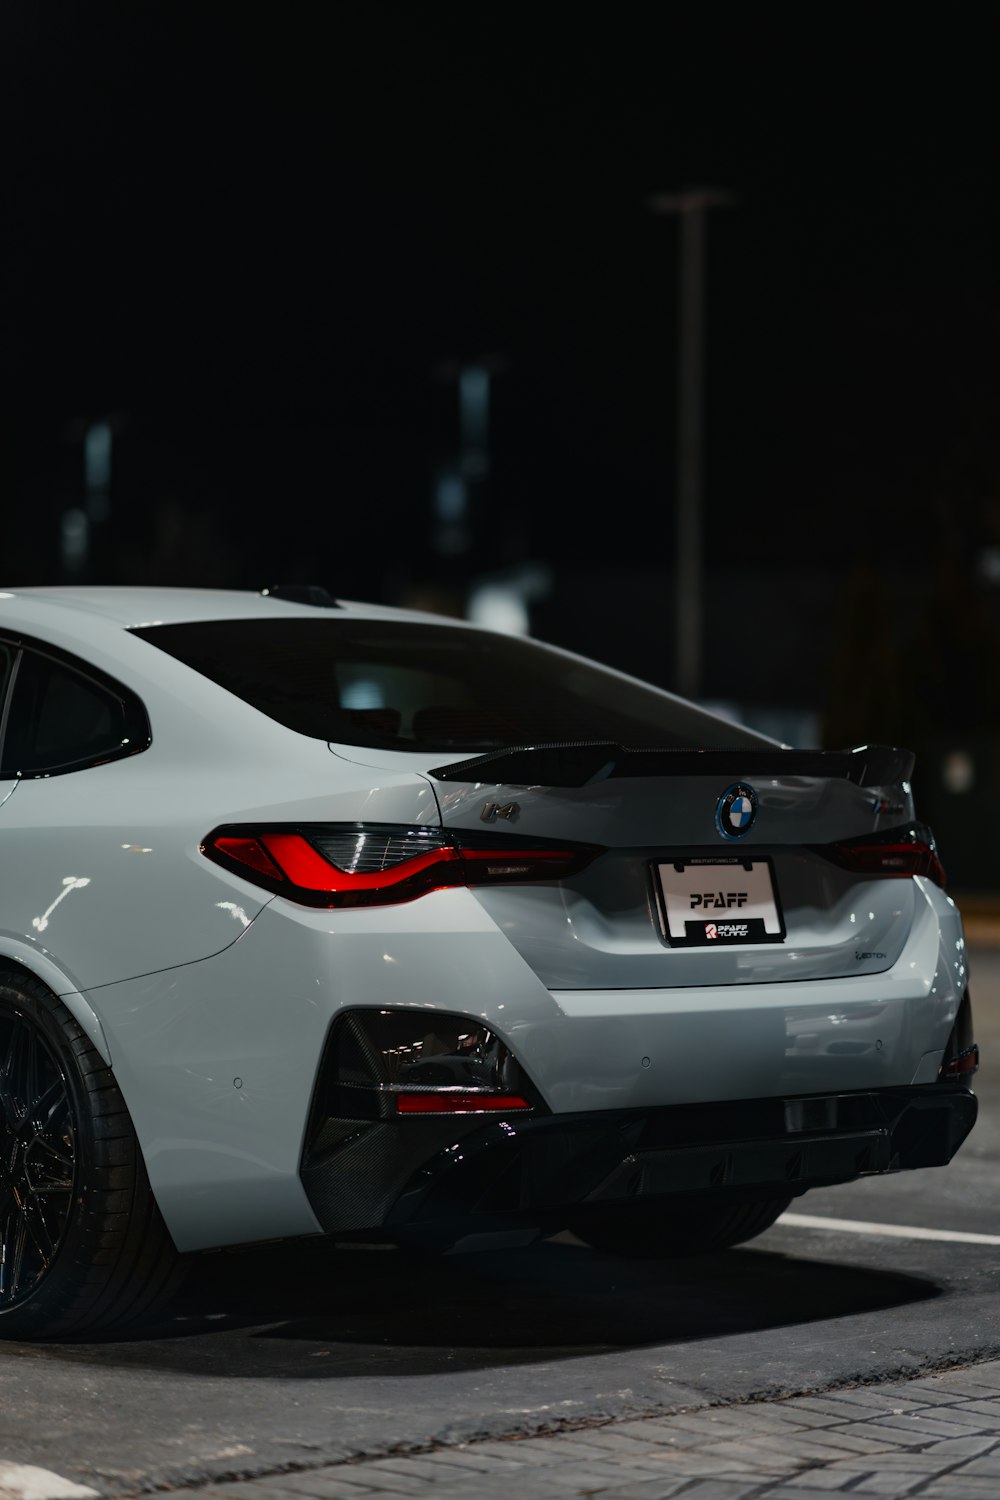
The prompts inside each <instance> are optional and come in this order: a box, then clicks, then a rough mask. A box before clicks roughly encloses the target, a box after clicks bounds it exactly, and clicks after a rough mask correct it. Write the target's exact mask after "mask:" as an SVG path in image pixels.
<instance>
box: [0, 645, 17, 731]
mask: <svg viewBox="0 0 1000 1500" xmlns="http://www.w3.org/2000/svg"><path fill="white" fill-rule="evenodd" d="M13 660H14V658H13V656H12V655H11V649H10V647H9V646H5V645H4V643H3V641H0V724H2V723H3V706H4V704H5V703H6V702H7V683H8V682H9V680H10V668H11V663H12V662H13Z"/></svg>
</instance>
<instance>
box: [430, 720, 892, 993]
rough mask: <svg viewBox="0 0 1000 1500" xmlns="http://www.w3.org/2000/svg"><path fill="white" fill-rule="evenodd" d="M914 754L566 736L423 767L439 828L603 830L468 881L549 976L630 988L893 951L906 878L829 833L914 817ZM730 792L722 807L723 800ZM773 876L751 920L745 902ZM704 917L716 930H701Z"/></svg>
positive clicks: (766, 973) (797, 976)
mask: <svg viewBox="0 0 1000 1500" xmlns="http://www.w3.org/2000/svg"><path fill="white" fill-rule="evenodd" d="M911 768H912V757H911V756H910V755H909V754H908V752H904V751H892V750H881V749H874V748H869V747H865V748H863V749H861V750H857V751H853V752H844V753H835V754H823V753H820V752H801V751H793V750H784V749H780V748H775V749H773V750H761V749H749V750H746V751H742V752H741V751H738V750H735V751H730V750H727V751H649V750H645V751H643V750H638V751H629V750H623V749H622V748H621V747H619V746H611V745H599V746H595V745H585V746H581V745H573V746H544V747H534V748H526V749H521V750H513V751H504V752H499V753H497V754H493V755H489V756H481V757H476V758H474V759H472V760H465V761H459V762H454V763H451V764H448V765H444V766H438V767H436V768H435V769H433V770H431V771H430V776H431V779H432V782H433V784H434V786H435V790H436V793H437V797H438V802H439V805H440V808H441V817H442V822H443V824H444V826H445V827H446V828H448V829H451V830H454V831H461V830H466V831H469V832H475V834H476V835H477V836H478V837H480V838H481V837H482V835H483V834H484V833H486V832H487V831H489V836H490V837H491V838H495V840H496V844H497V847H498V848H514V847H516V845H517V841H518V838H519V836H520V837H524V838H526V839H527V840H529V841H530V840H531V839H533V838H546V839H555V840H566V841H569V842H573V843H589V844H596V845H599V846H601V847H602V848H603V850H604V852H603V853H602V854H601V855H600V856H599V857H598V858H597V859H595V860H594V861H593V862H592V863H591V864H590V865H588V867H587V868H586V869H584V870H583V871H581V872H580V873H579V874H577V875H576V876H573V877H571V878H569V879H566V880H563V881H561V882H542V883H532V884H524V885H508V886H497V887H492V888H477V889H476V891H475V894H476V897H477V899H478V900H479V901H480V902H481V903H482V905H483V906H484V908H485V909H486V910H487V911H488V912H489V914H490V916H491V917H492V918H493V920H494V921H496V923H497V925H498V926H499V927H500V928H501V930H502V931H503V932H504V933H505V934H506V936H507V937H508V938H509V940H510V941H511V942H512V943H513V944H514V946H515V947H516V948H517V949H518V951H519V952H520V954H521V955H522V957H523V958H524V959H525V960H526V962H527V963H529V964H530V966H531V967H532V969H533V970H534V971H535V972H536V973H537V974H538V976H539V978H540V979H541V980H542V981H543V983H545V984H546V985H547V986H548V987H549V988H551V989H615V988H628V989H633V988H645V987H648V988H663V987H673V986H680V985H719V984H746V983H763V982H774V981H777V980H788V981H796V980H810V979H820V978H834V977H837V978H840V977H844V976H849V975H855V974H866V973H877V972H879V971H881V970H884V969H887V968H889V967H890V966H891V965H892V964H893V963H895V961H896V960H897V959H898V957H899V955H900V953H901V951H902V948H903V945H904V943H905V941H906V937H907V934H908V933H909V930H910V926H911V923H912V920H913V913H914V895H915V890H914V885H913V881H912V880H906V879H885V878H883V877H871V876H865V875H860V874H858V873H856V872H853V871H851V870H848V869H845V868H843V867H842V865H840V864H838V863H837V862H835V860H834V858H832V857H830V851H831V846H836V845H837V844H839V843H842V842H844V841H851V840H858V839H862V840H864V839H867V838H870V837H871V836H872V835H878V834H880V833H884V832H885V831H886V830H891V829H895V828H899V827H901V826H902V825H904V824H905V823H906V822H907V821H908V820H912V818H913V801H912V796H911V792H910V786H909V775H910V771H911ZM727 793H733V796H732V797H731V798H730V804H731V805H732V806H734V807H735V811H731V809H730V808H729V807H727V809H726V812H725V813H724V814H723V813H722V812H720V809H721V808H722V806H723V804H724V801H725V798H726V794H727ZM723 817H728V819H729V821H728V823H720V819H721V818H723ZM741 819H742V820H743V821H744V823H745V828H737V826H736V825H737V824H738V823H739V822H740V821H741ZM727 827H728V828H729V829H730V830H731V833H729V834H727V832H726V828H727ZM824 850H826V851H827V852H826V853H824V852H823V851H824ZM661 867H663V868H662V870H661ZM664 878H665V879H666V881H667V886H668V887H669V890H670V893H671V895H670V902H669V906H668V897H667V893H666V891H665V887H664ZM772 893H773V900H774V906H773V909H771V910H769V911H767V920H766V923H765V920H764V918H763V917H759V915H758V914H759V912H760V911H761V910H767V901H768V897H769V895H770V894H772ZM758 897H763V902H764V906H763V907H760V906H758V905H755V901H756V899H757V898H758ZM751 914H754V916H753V919H752V924H751V925H749V927H748V926H747V924H746V923H745V919H746V918H747V917H748V916H750V915H751ZM671 918H672V919H673V920H671ZM775 918H776V919H777V925H776V923H775V920H774V919H775ZM685 919H686V920H685ZM758 920H759V921H760V923H761V925H760V926H756V925H753V923H756V922H757V921H758ZM709 921H711V922H713V923H714V924H715V925H716V926H717V927H718V928H720V929H721V931H720V933H719V936H718V937H713V938H711V939H708V938H706V936H705V924H706V922H709ZM688 922H690V923H691V924H692V925H690V926H688V925H687V923H688ZM733 924H737V925H736V926H735V927H734V925H733ZM782 927H783V929H784V931H783V933H782V931H781V928H782ZM768 928H769V929H770V930H767V929H768ZM734 932H735V937H734V936H733V935H732V934H733V933H734ZM692 934H693V938H691V937H690V935H692ZM751 934H752V937H751ZM753 938H758V939H760V940H753ZM689 940H690V941H692V945H691V946H686V945H685V944H686V943H687V942H688V941H689Z"/></svg>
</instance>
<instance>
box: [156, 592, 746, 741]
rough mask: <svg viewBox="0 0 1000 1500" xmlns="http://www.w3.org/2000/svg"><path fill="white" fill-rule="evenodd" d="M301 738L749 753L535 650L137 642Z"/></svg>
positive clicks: (685, 714)
mask: <svg viewBox="0 0 1000 1500" xmlns="http://www.w3.org/2000/svg"><path fill="white" fill-rule="evenodd" d="M135 634H136V635H139V636H141V637H142V638H143V639H144V640H147V641H149V642H151V643H152V644H153V645H154V646H158V647H159V648H160V649H161V650H163V651H167V652H169V653H170V655H171V656H175V657H177V658H178V659H179V660H180V661H182V662H185V663H186V664H187V665H188V666H190V667H193V668H194V669H195V670H196V671H198V672H201V673H202V674H203V675H204V676H205V677H209V678H211V679H212V681H213V682H217V683H218V684H219V685H220V687H223V688H225V689H226V690H227V691H228V692H230V693H235V694H236V696H237V697H239V698H242V699H243V700H244V701H245V702H247V703H250V704H252V705H253V706H254V708H257V709H260V711H261V712H262V713H265V714H268V715H269V716H270V717H271V718H272V719H277V720H278V721H279V723H281V724H284V725H286V726H287V727H288V728H289V729H294V730H297V731H298V732H299V733H300V734H308V735H313V736H314V737H315V738H317V739H322V740H331V741H333V742H334V743H335V744H348V745H367V746H371V747H376V748H383V749H385V748H394V749H397V750H445V749H454V750H462V751H465V750H467V751H476V750H483V751H485V750H492V749H495V748H498V747H501V746H505V745H524V744H532V743H539V742H542V741H549V742H551V741H563V740H595V739H599V740H608V741H614V742H616V743H619V744H623V745H656V746H661V747H663V748H672V747H677V748H684V749H692V748H699V747H702V746H704V747H709V746H715V747H719V748H721V747H722V746H723V745H728V744H735V743H740V742H742V743H743V744H747V743H755V742H757V737H756V736H755V735H753V734H751V733H749V732H747V731H746V730H740V729H737V728H735V727H731V726H729V725H725V724H722V723H720V721H719V720H717V719H715V718H714V717H712V716H711V715H709V714H705V713H702V712H701V711H700V710H699V709H697V708H694V707H693V706H690V707H689V706H688V705H686V704H684V703H677V702H675V701H673V700H672V699H670V698H667V697H665V696H664V695H663V694H661V693H659V692H657V691H656V690H655V689H654V688H648V687H644V686H643V685H642V684H639V683H632V682H629V681H627V680H626V681H622V680H621V679H620V678H618V677H616V676H615V675H614V674H613V673H611V672H608V671H606V670H605V669H603V668H601V667H599V666H596V665H590V664H587V663H578V662H575V661H571V660H567V659H566V658H564V657H561V656H558V655H553V654H551V653H549V652H548V651H546V650H545V649H544V648H543V647H540V646H538V645H536V644H535V643H534V642H532V641H528V640H524V639H523V638H519V637H513V636H498V635H493V634H491V633H489V632H486V631H480V630H473V629H466V628H464V627H461V626H452V625H424V624H419V625H415V624H405V623H396V622H395V621H383V620H377V621H376V620H345V619H337V620H330V619H321V620H301V619H278V620H260V619H254V620H209V621H204V622H201V623H197V624H186V625H151V626H146V627H144V628H142V629H140V630H136V631H135Z"/></svg>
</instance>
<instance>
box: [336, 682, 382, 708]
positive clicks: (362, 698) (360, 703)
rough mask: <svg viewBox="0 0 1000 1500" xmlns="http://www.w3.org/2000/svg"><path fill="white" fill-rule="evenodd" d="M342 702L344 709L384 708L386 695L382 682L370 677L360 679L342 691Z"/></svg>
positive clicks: (348, 684) (350, 683)
mask: <svg viewBox="0 0 1000 1500" xmlns="http://www.w3.org/2000/svg"><path fill="white" fill-rule="evenodd" d="M340 702H341V707H343V708H359V709H364V708H384V707H385V694H384V693H383V692H382V684H381V683H380V682H375V681H373V679H372V678H370V677H358V678H356V680H355V681H354V682H349V683H347V685H346V686H345V687H343V688H342V689H341V692H340Z"/></svg>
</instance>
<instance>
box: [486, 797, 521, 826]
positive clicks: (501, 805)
mask: <svg viewBox="0 0 1000 1500" xmlns="http://www.w3.org/2000/svg"><path fill="white" fill-rule="evenodd" d="M520 811H521V809H520V807H519V806H518V804H517V803H516V802H487V804H486V806H485V807H484V808H483V810H482V812H481V813H480V814H479V820H480V822H482V823H495V822H496V820H497V818H506V819H507V821H508V823H512V822H513V821H514V819H515V818H516V817H517V815H518V813H519V812H520Z"/></svg>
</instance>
